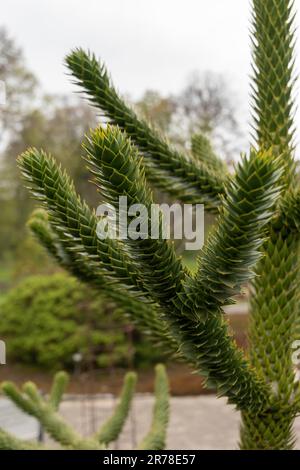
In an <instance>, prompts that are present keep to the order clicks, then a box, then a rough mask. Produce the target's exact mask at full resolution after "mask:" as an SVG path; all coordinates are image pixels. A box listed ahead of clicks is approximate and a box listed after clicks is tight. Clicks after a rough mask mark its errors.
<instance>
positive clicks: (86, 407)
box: [0, 395, 300, 449]
mask: <svg viewBox="0 0 300 470" xmlns="http://www.w3.org/2000/svg"><path fill="white" fill-rule="evenodd" d="M114 404H115V399H114V398H113V397H112V396H109V395H107V396H101V397H99V396H98V397H95V398H94V399H88V400H85V399H84V400H78V399H76V400H74V399H67V400H65V401H64V402H63V404H62V406H61V413H62V414H63V415H64V416H65V417H66V419H67V420H68V421H69V422H70V423H71V424H72V425H73V426H74V427H75V428H77V429H78V430H79V431H80V432H81V434H83V435H89V434H91V433H93V432H94V431H95V430H97V429H98V427H99V425H100V424H101V422H103V421H104V420H105V418H106V417H107V416H109V414H110V413H111V411H112V409H113V406H114ZM152 405H153V397H152V396H151V395H137V396H136V398H135V401H134V407H133V412H132V413H131V415H130V417H129V419H128V422H127V424H126V426H125V429H124V431H123V432H122V434H121V436H120V439H119V440H118V442H117V443H115V444H114V446H113V448H118V449H130V448H133V447H135V445H136V443H137V441H138V440H140V439H141V438H142V437H143V436H144V434H145V433H146V432H147V430H148V428H149V425H150V422H151V407H152ZM0 427H3V428H5V429H7V430H9V431H10V432H13V433H15V434H16V435H18V436H19V437H23V438H27V439H29V438H34V437H35V436H36V435H37V432H38V426H37V423H36V421H35V420H34V419H32V418H28V417H27V416H24V415H22V414H21V413H20V412H19V411H18V410H16V409H15V408H14V407H13V405H11V404H10V403H8V402H7V401H6V400H4V399H1V400H0ZM238 430H239V413H237V412H235V411H234V410H233V408H232V407H231V406H228V405H226V400H225V399H216V398H215V397H213V396H207V395H202V396H199V397H174V398H172V399H171V421H170V426H169V432H168V448H169V449H237V442H238ZM295 431H296V434H297V448H298V449H300V418H298V419H297V421H296V425H295Z"/></svg>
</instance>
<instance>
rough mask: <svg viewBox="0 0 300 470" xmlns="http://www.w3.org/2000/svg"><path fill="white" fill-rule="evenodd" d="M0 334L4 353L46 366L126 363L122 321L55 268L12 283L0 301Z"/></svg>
mask: <svg viewBox="0 0 300 470" xmlns="http://www.w3.org/2000/svg"><path fill="white" fill-rule="evenodd" d="M0 337H1V339H4V340H5V341H6V345H7V357H8V359H9V360H15V361H17V362H19V363H24V364H30V365H37V366H42V367H43V368H48V369H58V368H61V367H67V368H71V367H73V366H74V354H76V353H80V356H81V357H82V364H83V365H84V364H93V366H99V367H107V366H109V365H117V366H123V365H124V366H125V365H127V364H128V351H129V348H128V337H127V333H126V323H125V321H124V320H123V316H121V314H120V313H119V314H117V312H115V311H114V309H113V307H112V305H109V304H105V303H104V302H103V301H102V300H101V299H100V298H99V295H98V294H96V293H95V292H94V291H93V290H92V289H90V288H89V287H88V286H86V285H83V284H81V283H79V282H78V281H77V280H76V279H74V278H72V277H70V276H68V275H66V274H64V273H58V274H54V275H51V276H31V277H28V278H26V279H25V280H23V281H22V282H20V283H19V284H18V285H17V286H16V287H15V288H13V289H12V290H11V291H10V292H9V293H8V294H7V295H6V296H5V297H4V299H3V300H1V305H0Z"/></svg>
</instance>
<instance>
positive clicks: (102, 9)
mask: <svg viewBox="0 0 300 470" xmlns="http://www.w3.org/2000/svg"><path fill="white" fill-rule="evenodd" d="M295 3H296V6H297V7H298V10H299V11H300V0H296V2H295ZM249 4H250V1H249V0H151V1H149V0H85V1H82V0H43V1H41V0H26V1H23V0H1V16H0V24H1V25H5V26H6V27H7V29H8V31H9V32H10V33H11V35H12V36H13V37H14V38H15V39H16V41H17V43H18V44H19V45H20V46H21V47H22V48H23V50H24V53H25V57H26V61H27V64H28V66H29V67H30V68H31V69H32V70H33V71H34V72H35V74H36V75H37V77H38V78H39V80H40V82H41V84H42V86H43V88H44V90H45V91H46V92H54V93H71V91H72V90H74V87H73V86H72V85H71V84H70V82H69V81H68V78H67V77H66V76H65V69H64V67H63V57H64V56H65V54H66V53H67V52H68V51H70V49H71V48H73V47H77V46H81V47H84V48H90V49H91V50H92V51H94V52H95V53H96V54H97V55H98V56H100V57H101V58H102V59H103V60H104V61H105V63H106V65H107V67H108V69H109V70H110V72H111V74H112V76H113V79H114V83H115V84H116V86H117V88H118V89H119V90H120V91H121V92H122V93H129V94H130V95H131V96H133V97H135V98H137V97H139V96H141V94H142V92H143V91H144V90H145V89H157V90H159V91H161V92H162V93H164V94H169V93H172V92H176V91H179V90H180V89H181V88H182V87H183V86H184V84H185V82H186V79H187V77H188V76H189V74H190V73H191V72H192V71H194V70H198V71H199V72H201V71H207V70H210V71H215V72H219V73H222V74H225V76H226V77H227V79H228V81H229V83H230V84H231V88H232V90H233V91H235V92H236V99H237V100H238V101H239V102H240V105H241V107H242V108H243V109H244V110H245V109H246V107H247V102H248V93H249V88H248V75H249V72H250V48H249V38H248V31H249V25H250V8H249ZM299 16H300V15H298V17H297V25H299ZM297 51H298V55H300V40H298V45H297ZM298 63H299V62H298ZM297 69H298V70H299V67H298V64H297ZM298 103H299V104H300V100H299V99H298ZM299 107H300V106H299ZM245 117H246V119H247V115H246V114H245ZM299 122H300V121H299ZM299 127H300V126H299Z"/></svg>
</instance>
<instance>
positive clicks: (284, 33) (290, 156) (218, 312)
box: [19, 0, 300, 449]
mask: <svg viewBox="0 0 300 470" xmlns="http://www.w3.org/2000/svg"><path fill="white" fill-rule="evenodd" d="M252 6H253V28H252V32H251V39H252V47H253V79H252V90H253V121H254V126H253V127H254V134H255V135H254V145H253V147H252V148H251V150H250V152H249V155H248V156H243V158H242V159H241V162H240V163H239V164H238V165H236V168H235V172H234V174H232V175H229V173H228V172H227V171H225V170H224V165H223V164H221V163H220V161H219V158H218V157H217V156H216V155H215V154H214V152H213V151H212V148H211V146H210V145H209V143H208V142H207V141H206V140H205V139H204V138H203V137H201V136H200V137H199V136H198V137H195V138H194V139H193V142H192V153H191V154H189V153H187V155H184V154H182V153H180V152H178V151H177V150H176V149H174V148H172V147H171V146H170V145H169V143H168V142H167V141H166V140H165V139H164V138H163V137H161V136H160V134H159V133H158V132H157V131H156V130H154V129H153V128H151V127H150V126H149V125H148V124H147V123H146V122H145V121H143V120H140V119H139V118H138V116H137V115H136V114H135V113H134V112H133V111H132V110H131V109H130V108H129V107H128V106H127V105H126V103H125V102H124V100H123V99H122V98H121V97H119V95H118V94H117V92H116V89H115V88H114V86H113V84H112V82H111V80H110V79H109V76H108V73H107V71H106V69H105V67H104V65H103V63H102V62H98V61H97V60H96V58H95V56H94V55H93V54H90V53H87V52H85V51H83V50H82V49H76V50H74V51H73V52H71V54H70V55H69V56H68V57H67V59H66V64H67V66H68V68H69V71H70V73H71V75H72V77H73V79H74V81H75V82H76V83H77V84H78V85H79V86H80V87H81V89H83V90H84V92H85V95H86V96H87V97H88V99H89V101H90V102H91V103H92V104H93V105H94V106H95V107H97V109H99V113H100V115H102V116H105V118H106V119H108V120H109V121H110V124H111V125H108V126H107V127H106V128H105V129H104V128H101V127H98V128H97V129H96V130H94V131H92V132H91V133H90V134H89V136H88V137H87V139H86V141H85V143H84V148H85V152H86V159H87V161H88V166H89V168H90V170H91V173H92V174H93V176H94V180H95V183H96V185H97V186H98V190H99V192H100V194H101V198H102V200H103V199H104V200H106V201H107V202H108V203H109V204H111V205H112V206H113V207H115V208H116V209H118V200H119V197H120V196H127V198H128V204H129V205H130V204H134V203H140V204H144V205H145V206H146V208H149V207H150V206H151V204H152V202H153V196H152V192H151V190H150V188H149V186H148V181H149V182H151V184H152V185H155V186H157V187H158V188H160V189H163V190H164V191H166V192H168V193H169V194H171V195H172V196H174V197H176V198H177V199H180V200H181V201H183V202H190V203H204V204H205V206H206V209H208V210H210V211H211V212H214V213H216V214H218V218H217V222H216V227H215V228H214V229H213V231H212V232H211V233H210V235H209V237H208V240H207V242H206V245H205V246H204V248H203V250H202V251H201V253H200V255H199V260H198V269H197V272H196V273H195V275H192V274H191V273H190V272H188V271H187V270H186V269H184V268H183V267H182V263H181V260H180V259H179V258H178V257H177V256H176V254H175V251H174V247H173V246H172V244H171V243H169V242H167V241H166V240H164V239H162V237H161V238H158V239H151V238H150V239H149V238H147V237H140V238H139V239H137V240H132V239H126V240H117V241H115V240H111V239H109V238H107V239H105V240H101V241H99V240H98V239H97V236H96V222H97V219H96V217H95V214H94V213H93V212H92V211H91V210H90V209H89V208H88V207H87V205H86V204H85V203H84V202H83V201H82V200H81V199H80V198H79V197H78V196H77V194H76V192H75V189H74V187H73V184H72V182H71V181H70V179H69V177H68V176H67V175H66V173H65V172H64V171H62V170H61V169H60V167H58V165H57V164H56V163H55V160H53V159H52V157H50V156H49V155H47V154H46V153H45V152H43V151H38V150H36V149H29V150H28V151H27V152H26V153H25V154H23V155H22V156H21V157H20V158H19V165H20V168H21V171H22V173H23V175H24V177H25V179H26V181H27V183H28V185H29V189H30V190H31V192H32V194H33V195H34V196H35V197H36V198H37V199H38V201H40V204H41V205H43V207H44V208H45V210H46V211H47V214H48V216H47V217H48V219H47V221H42V220H38V219H39V218H38V217H35V218H34V221H35V226H33V224H32V222H31V225H32V227H33V230H34V232H35V234H36V235H37V237H38V238H40V239H41V241H42V244H43V245H44V246H45V247H46V248H47V249H48V250H49V251H50V252H53V254H54V256H55V257H56V258H57V259H58V260H59V262H60V263H61V264H62V265H63V266H64V267H66V268H67V269H69V270H70V271H72V272H73V274H76V273H77V275H78V277H80V279H82V280H85V281H86V282H88V283H92V284H93V285H94V286H95V287H96V288H97V289H99V291H100V292H101V293H102V294H104V295H106V296H108V297H110V298H111V299H113V300H115V301H116V303H118V305H119V306H120V308H122V309H123V310H124V312H126V313H127V314H128V315H130V317H131V318H133V319H135V321H136V322H137V323H138V324H139V326H140V327H141V328H144V329H146V330H147V331H150V332H151V333H152V335H153V338H154V339H157V340H158V341H159V342H160V343H161V344H162V345H164V346H165V347H166V348H168V350H170V351H172V352H173V353H174V352H175V351H178V353H179V355H180V356H181V358H183V359H184V360H186V361H187V362H189V363H190V364H192V366H193V367H194V369H195V370H196V371H197V372H199V373H201V374H202V375H205V376H206V377H207V384H208V385H213V386H214V387H216V388H217V392H218V394H219V395H224V396H226V397H228V399H229V402H231V403H233V404H235V405H236V407H237V408H238V409H240V410H241V412H242V421H243V423H242V430H241V441H240V445H241V448H243V449H288V448H291V447H292V446H293V433H292V425H293V419H294V417H295V415H296V414H297V413H298V412H299V397H300V392H299V385H298V383H296V382H295V380H294V378H295V374H294V366H293V364H292V350H291V348H292V343H293V340H294V339H295V332H296V331H298V328H299V314H298V293H297V282H298V277H299V276H298V270H299V259H298V248H299V246H298V245H299V208H298V201H299V187H298V186H297V175H296V165H295V158H294V144H293V135H294V127H293V99H292V98H293V84H294V77H293V60H294V37H295V36H294V22H293V18H294V15H293V1H292V0H291V1H290V0H253V1H252ZM151 217H152V219H151ZM146 219H147V218H146ZM127 222H132V219H131V218H128V220H127ZM146 222H148V226H147V223H146ZM151 222H153V216H150V215H149V214H148V219H147V220H145V225H144V226H143V231H142V233H143V234H146V235H147V234H148V230H149V226H150V223H151ZM154 223H155V224H156V229H157V230H158V232H160V230H161V225H162V216H160V217H159V218H158V219H156V220H155V221H154ZM36 224H37V225H36ZM250 280H251V281H252V287H253V289H252V290H253V293H252V298H251V322H250V331H249V336H250V353H249V357H246V355H245V354H244V353H243V352H242V351H241V350H239V349H238V347H237V345H236V344H235V342H234V341H233V339H232V337H231V334H230V330H229V328H228V324H227V321H226V318H225V316H224V314H223V307H224V306H226V305H228V304H229V303H232V301H233V297H234V296H235V295H236V294H237V293H239V292H240V290H241V288H242V287H243V286H244V284H245V283H247V282H249V281H250Z"/></svg>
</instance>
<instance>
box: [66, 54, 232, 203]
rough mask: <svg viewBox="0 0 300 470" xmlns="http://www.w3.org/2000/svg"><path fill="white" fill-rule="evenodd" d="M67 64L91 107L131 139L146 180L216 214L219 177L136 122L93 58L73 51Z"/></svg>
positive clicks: (67, 59)
mask: <svg viewBox="0 0 300 470" xmlns="http://www.w3.org/2000/svg"><path fill="white" fill-rule="evenodd" d="M66 64H67V66H68V68H69V70H70V72H71V75H72V76H73V77H74V79H75V83H77V84H78V85H79V86H80V87H81V88H82V89H83V90H84V91H85V93H86V95H87V97H88V99H89V101H90V102H91V103H92V105H94V106H96V107H97V108H99V109H100V110H101V111H102V112H103V114H104V115H105V117H107V118H108V119H109V120H110V122H111V123H112V124H115V125H118V126H119V127H120V128H121V129H123V130H124V131H126V133H127V135H128V136H130V137H131V138H132V140H133V142H134V143H135V145H136V146H137V147H138V148H139V150H140V151H141V152H142V154H143V155H144V157H145V166H146V170H147V177H148V178H149V180H150V181H151V182H152V183H153V184H154V185H156V186H157V187H159V188H160V189H162V190H163V191H166V192H168V193H169V194H171V195H172V196H175V197H176V198H179V199H180V200H181V201H183V202H186V203H193V204H196V203H205V206H206V208H207V210H211V211H213V212H214V211H216V207H217V206H218V205H219V204H220V194H222V193H223V192H224V188H223V183H224V179H223V178H222V177H221V176H220V175H216V174H215V172H212V171H209V169H208V168H207V167H206V166H205V165H203V164H202V163H201V162H197V165H196V164H195V162H194V161H193V159H190V158H188V157H187V156H184V155H182V154H180V153H179V152H178V151H177V150H175V149H173V148H171V147H170V145H169V143H167V141H166V140H165V139H163V138H162V137H160V136H159V134H158V133H157V132H156V131H155V130H154V129H152V128H150V127H149V125H148V124H147V123H146V122H145V121H143V120H141V119H139V118H138V117H137V116H136V114H135V113H134V111H133V110H132V109H130V108H129V107H128V106H127V105H126V104H125V102H124V101H123V100H122V99H121V98H120V97H119V96H118V94H117V92H116V90H115V88H114V86H113V85H112V83H111V81H110V79H109V76H108V73H107V71H106V69H105V67H104V65H103V64H101V63H99V62H98V61H97V60H96V58H95V56H94V55H92V54H89V53H86V52H85V51H84V50H82V49H76V50H74V51H73V52H71V54H69V55H68V56H67V57H66Z"/></svg>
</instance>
